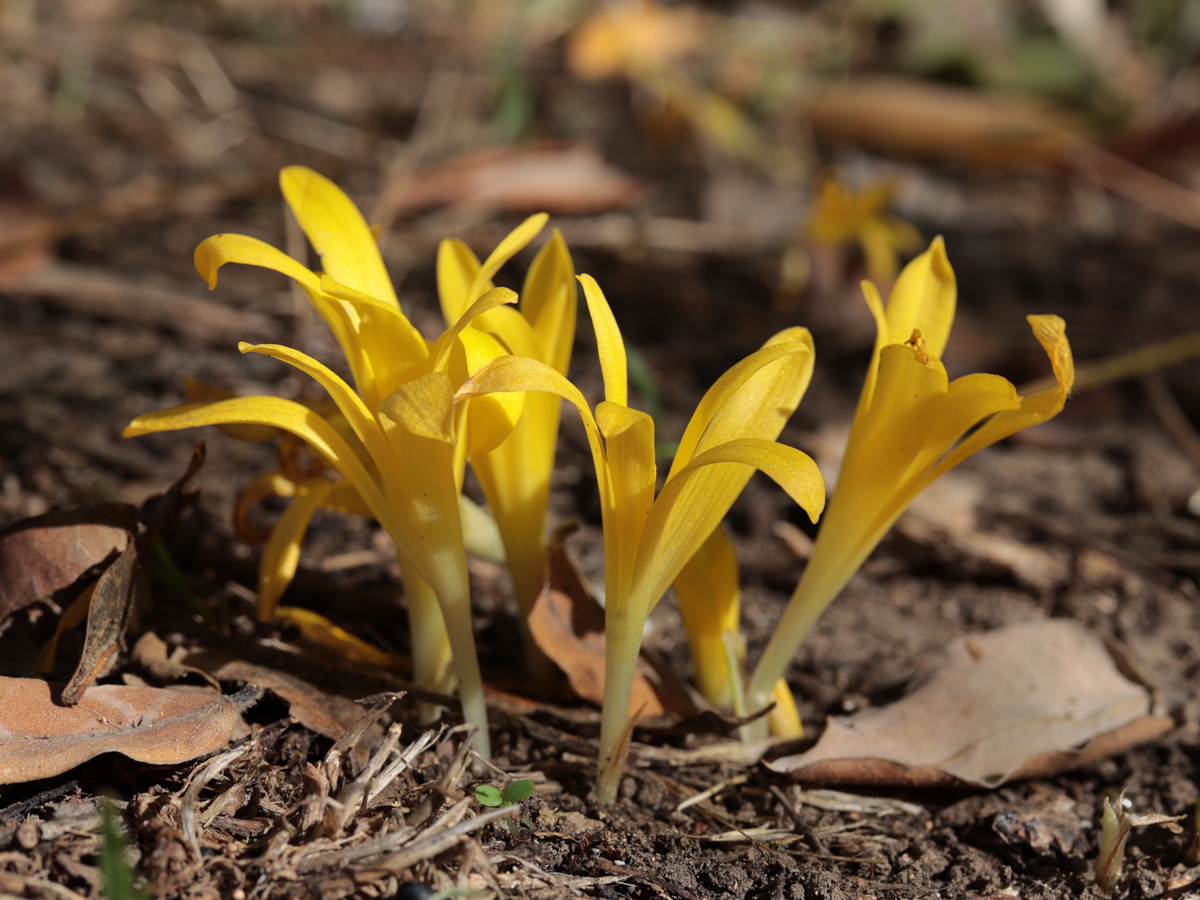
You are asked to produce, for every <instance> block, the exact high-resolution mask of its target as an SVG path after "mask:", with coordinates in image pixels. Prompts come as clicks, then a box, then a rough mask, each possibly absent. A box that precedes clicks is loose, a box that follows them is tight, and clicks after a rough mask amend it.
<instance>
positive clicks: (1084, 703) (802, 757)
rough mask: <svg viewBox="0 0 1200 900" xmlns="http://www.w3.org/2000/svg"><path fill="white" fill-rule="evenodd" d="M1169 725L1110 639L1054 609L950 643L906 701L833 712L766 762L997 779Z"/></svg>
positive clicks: (814, 769) (873, 779)
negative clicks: (793, 748) (797, 744)
mask: <svg viewBox="0 0 1200 900" xmlns="http://www.w3.org/2000/svg"><path fill="white" fill-rule="evenodd" d="M1173 725H1174V723H1173V721H1172V720H1171V719H1170V718H1169V717H1165V716H1161V715H1157V714H1156V713H1155V703H1154V698H1153V695H1152V692H1151V691H1150V690H1149V688H1148V687H1147V686H1146V684H1145V683H1144V681H1143V680H1142V679H1140V677H1138V676H1137V675H1136V673H1135V670H1134V668H1133V666H1132V664H1131V663H1130V661H1129V660H1128V659H1126V658H1125V657H1124V656H1123V654H1122V653H1121V651H1120V650H1119V649H1118V648H1117V647H1116V646H1115V645H1112V644H1110V643H1106V642H1105V641H1104V640H1102V639H1101V638H1100V637H1099V636H1097V635H1095V634H1093V633H1092V632H1090V631H1088V630H1087V629H1086V628H1084V627H1083V626H1082V625H1080V624H1079V623H1077V622H1073V621H1071V620H1069V619H1051V620H1045V621H1037V622H1025V623H1022V624H1019V625H1013V626H1010V627H1008V628H1003V629H1000V630H997V631H993V632H989V633H987V634H983V635H977V636H972V637H967V638H962V639H960V640H958V641H955V642H954V643H952V644H951V645H950V646H949V647H948V648H947V649H946V652H945V655H944V658H943V659H942V660H940V663H939V665H938V666H937V668H936V669H935V670H934V671H933V673H932V674H931V675H930V677H928V678H927V679H925V680H923V681H922V682H921V683H920V684H919V685H916V686H915V687H914V688H913V689H912V690H910V692H909V693H908V694H907V695H906V696H905V697H903V698H902V699H900V700H898V701H897V702H895V703H892V704H890V705H888V706H884V707H879V708H874V709H867V710H864V711H863V712H861V713H858V714H856V715H853V716H848V717H845V718H831V719H830V720H829V722H828V723H827V725H826V728H825V731H824V733H823V734H822V735H821V738H820V740H818V741H817V744H816V746H814V747H813V748H812V749H811V750H808V751H807V752H805V753H801V754H799V755H796V756H787V757H783V758H781V759H778V760H775V761H774V762H771V763H768V764H767V765H768V766H769V767H770V768H771V769H773V770H774V771H776V772H780V773H783V774H786V775H789V776H791V777H792V778H795V779H797V780H803V781H804V782H806V783H810V784H812V783H820V784H860V785H907V786H919V787H934V786H957V787H962V786H977V787H996V786H997V785H1000V784H1003V783H1004V782H1006V781H1010V780H1013V779H1018V778H1041V777H1045V776H1048V775H1051V774H1054V773H1057V772H1062V771H1066V770H1067V769H1072V768H1076V767H1078V766H1082V765H1087V764H1088V763H1091V762H1093V761H1095V760H1097V759H1100V758H1102V757H1104V756H1108V755H1110V754H1113V753H1117V752H1119V751H1121V750H1123V749H1125V748H1127V747H1129V746H1132V745H1133V744H1136V743H1140V742H1142V741H1147V740H1150V739H1152V738H1155V737H1157V736H1159V735H1161V734H1163V733H1164V732H1166V731H1168V730H1169V729H1170V728H1172V727H1173Z"/></svg>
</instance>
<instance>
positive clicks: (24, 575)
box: [0, 503, 137, 621]
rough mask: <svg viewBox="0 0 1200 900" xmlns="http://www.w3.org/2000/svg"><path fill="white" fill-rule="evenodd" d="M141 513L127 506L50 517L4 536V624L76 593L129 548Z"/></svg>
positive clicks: (0, 594) (0, 615)
mask: <svg viewBox="0 0 1200 900" xmlns="http://www.w3.org/2000/svg"><path fill="white" fill-rule="evenodd" d="M136 527H137V510H135V509H134V508H133V507H132V506H129V505H128V504H124V503H106V504H102V505H100V506H90V507H87V508H85V509H73V510H67V511H65V512H52V513H46V514H45V515H42V516H35V517H33V518H31V519H24V520H22V521H20V522H17V523H16V524H15V525H13V526H12V527H10V528H8V529H7V530H6V531H5V532H4V533H3V534H0V621H3V620H4V619H6V618H8V617H9V616H11V615H12V614H13V613H15V612H18V611H19V610H22V609H24V608H25V607H27V606H31V605H32V604H34V603H37V602H39V601H42V600H45V599H47V598H49V597H52V596H53V595H55V594H57V593H58V592H59V591H63V590H65V589H66V588H70V587H72V586H73V585H75V584H77V583H78V582H79V581H80V578H81V577H82V576H83V575H84V574H85V573H86V572H88V571H89V570H90V569H91V568H92V567H94V566H96V565H99V564H100V563H102V562H104V560H106V559H108V558H109V557H110V556H111V555H112V554H113V553H114V552H120V551H122V550H124V549H125V547H126V546H128V545H129V543H130V539H131V537H132V535H133V533H134V530H135V529H136Z"/></svg>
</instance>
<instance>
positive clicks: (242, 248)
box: [193, 234, 321, 290]
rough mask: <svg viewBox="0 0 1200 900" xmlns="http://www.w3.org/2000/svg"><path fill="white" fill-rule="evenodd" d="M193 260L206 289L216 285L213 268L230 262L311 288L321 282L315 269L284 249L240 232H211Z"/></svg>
mask: <svg viewBox="0 0 1200 900" xmlns="http://www.w3.org/2000/svg"><path fill="white" fill-rule="evenodd" d="M193 261H194V262H195V264H196V271H197V272H199V273H200V276H201V277H202V278H203V279H204V280H205V281H206V282H208V288H209V290H212V289H213V288H215V287H216V286H217V271H218V270H219V269H220V268H221V266H223V265H225V264H226V263H231V262H235V263H241V264H242V265H244V266H259V267H260V268H264V269H272V270H274V271H276V272H281V273H283V274H284V275H287V276H288V277H289V278H294V279H295V280H296V281H298V282H300V284H302V285H304V286H305V287H307V288H309V289H311V290H319V289H320V286H321V282H320V279H319V278H318V277H317V276H316V274H315V273H313V272H312V271H310V270H309V269H307V268H306V267H304V266H302V265H300V263H298V262H296V261H295V260H294V259H292V258H291V257H290V256H288V255H287V254H286V253H284V252H283V251H281V250H277V249H276V248H274V247H272V246H271V245H270V244H268V243H266V242H265V241H260V240H259V239H258V238H252V237H247V236H246V235H244V234H214V235H213V236H212V237H209V238H205V239H204V240H203V241H201V242H200V243H199V245H198V246H197V247H196V252H195V254H194V256H193Z"/></svg>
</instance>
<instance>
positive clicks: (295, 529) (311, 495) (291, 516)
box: [254, 478, 333, 622]
mask: <svg viewBox="0 0 1200 900" xmlns="http://www.w3.org/2000/svg"><path fill="white" fill-rule="evenodd" d="M332 489H333V482H331V481H327V480H326V479H324V478H314V479H312V480H311V481H308V482H305V483H303V484H298V485H296V495H295V497H294V498H293V499H292V502H291V503H289V504H288V505H287V508H286V509H284V511H283V515H281V516H280V517H279V521H278V522H276V523H275V527H274V528H273V529H272V530H271V536H270V538H269V539H268V540H267V544H266V546H265V547H263V552H262V559H261V560H260V561H259V564H258V599H257V602H256V603H255V607H254V609H255V614H256V616H257V617H258V621H260V622H270V621H271V619H273V618H274V617H275V608H276V607H277V606H278V605H279V598H280V597H282V596H283V592H284V591H286V590H287V588H288V585H289V584H291V583H292V579H293V578H295V577H296V567H297V566H298V565H299V564H300V545H301V544H302V543H303V542H304V534H305V532H307V531H308V523H309V522H311V521H312V517H313V513H315V512H316V511H317V509H319V508H320V506H321V505H322V504H323V503H324V502H325V498H326V497H328V496H329V493H330V491H331V490H332Z"/></svg>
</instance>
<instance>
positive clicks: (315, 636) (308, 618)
mask: <svg viewBox="0 0 1200 900" xmlns="http://www.w3.org/2000/svg"><path fill="white" fill-rule="evenodd" d="M275 612H276V616H277V617H278V618H279V619H281V620H282V621H284V622H289V623H291V624H292V625H295V626H296V627H297V628H299V629H300V631H301V633H302V634H303V635H304V636H305V637H306V638H308V639H309V640H310V641H312V642H314V643H317V644H321V645H322V646H324V647H328V648H330V649H331V650H334V651H335V652H337V653H338V654H340V655H342V656H344V657H345V658H346V659H349V660H352V661H354V662H359V663H364V664H365V665H368V666H375V667H377V668H380V669H398V668H401V667H402V666H403V664H404V660H403V659H401V658H400V657H398V656H392V655H391V654H390V653H384V652H383V651H382V650H380V649H379V648H378V647H376V646H375V645H374V644H369V643H367V642H366V641H364V640H363V639H362V638H360V637H357V636H355V635H353V634H351V633H350V632H348V631H347V630H346V629H345V628H342V627H341V626H340V625H335V624H334V623H333V622H331V621H329V620H328V619H327V618H325V617H324V616H323V615H321V614H320V613H315V612H313V611H312V610H311V609H302V608H300V607H298V606H281V607H279V608H278V609H277V610H276V611H275Z"/></svg>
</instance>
